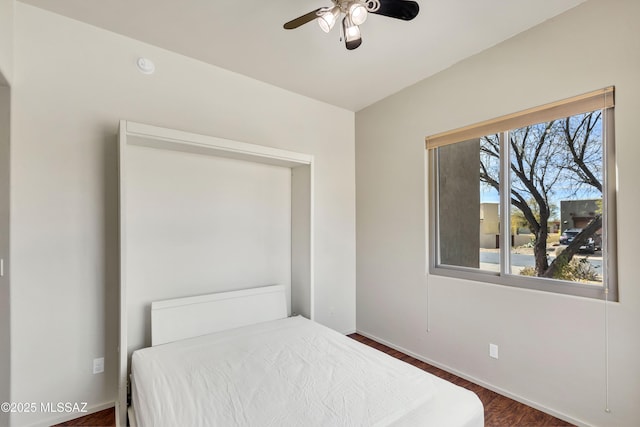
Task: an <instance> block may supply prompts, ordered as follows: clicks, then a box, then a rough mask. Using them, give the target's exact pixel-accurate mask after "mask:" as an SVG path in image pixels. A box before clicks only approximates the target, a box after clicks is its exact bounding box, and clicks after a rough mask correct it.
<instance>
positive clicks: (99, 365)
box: [93, 357, 104, 374]
mask: <svg viewBox="0 0 640 427" xmlns="http://www.w3.org/2000/svg"><path fill="white" fill-rule="evenodd" d="M102 372H104V357H99V358H97V359H93V373H94V374H100V373H102Z"/></svg>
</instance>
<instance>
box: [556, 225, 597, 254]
mask: <svg viewBox="0 0 640 427" xmlns="http://www.w3.org/2000/svg"><path fill="white" fill-rule="evenodd" d="M581 231H582V228H569V229H568V230H565V231H564V233H562V236H560V244H561V245H568V244H569V243H571V242H573V239H574V238H575V237H576V236H577V235H578V234H580V232H581ZM595 250H596V242H595V240H594V239H593V237H589V238H588V239H587V241H586V242H585V244H584V245H582V246H580V249H579V251H580V252H587V253H590V254H592V253H594V252H595Z"/></svg>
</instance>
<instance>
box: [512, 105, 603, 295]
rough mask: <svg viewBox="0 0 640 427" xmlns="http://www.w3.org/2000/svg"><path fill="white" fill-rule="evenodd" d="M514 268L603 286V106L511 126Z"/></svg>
mask: <svg viewBox="0 0 640 427" xmlns="http://www.w3.org/2000/svg"><path fill="white" fill-rule="evenodd" d="M508 142H509V156H510V162H511V171H510V173H511V218H510V220H511V224H510V227H511V233H512V249H511V265H510V266H509V267H510V272H511V273H512V274H518V275H527V276H536V277H545V278H549V279H556V280H567V281H571V282H579V283H584V284H585V285H597V286H602V282H603V274H604V273H603V268H604V267H603V263H602V257H603V255H604V254H603V248H602V224H603V215H604V212H603V203H602V191H603V157H604V156H603V153H604V149H603V133H602V111H600V110H598V111H593V112H589V113H585V114H578V115H575V116H571V117H568V118H564V119H558V120H554V121H550V122H546V123H540V124H536V125H532V126H527V127H523V128H520V129H514V130H512V131H510V132H509V137H508Z"/></svg>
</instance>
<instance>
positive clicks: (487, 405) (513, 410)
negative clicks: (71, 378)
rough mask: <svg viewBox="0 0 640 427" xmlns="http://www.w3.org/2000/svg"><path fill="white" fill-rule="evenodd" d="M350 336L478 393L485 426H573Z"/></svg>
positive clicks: (99, 425) (104, 423)
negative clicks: (482, 406) (482, 408)
mask: <svg viewBox="0 0 640 427" xmlns="http://www.w3.org/2000/svg"><path fill="white" fill-rule="evenodd" d="M349 337H351V338H353V339H354V340H356V341H359V342H361V343H363V344H366V345H368V346H370V347H373V348H375V349H378V350H380V351H382V352H384V353H386V354H388V355H390V356H393V357H395V358H397V359H400V360H403V361H405V362H407V363H410V364H412V365H413V366H416V367H418V368H420V369H422V370H424V371H427V372H429V373H431V374H433V375H436V376H438V377H440V378H444V379H445V380H447V381H450V382H452V383H454V384H456V385H459V386H460V387H464V388H466V389H469V390H471V391H473V392H474V393H476V394H477V395H478V397H479V398H480V400H481V401H482V404H483V405H484V425H485V426H486V427H516V426H517V427H525V426H571V425H572V424H569V423H566V422H565V421H562V420H560V419H558V418H555V417H552V416H551V415H549V414H545V413H544V412H541V411H538V410H537V409H533V408H531V407H529V406H527V405H523V404H522V403H520V402H516V401H515V400H513V399H509V398H508V397H505V396H502V395H500V394H498V393H495V392H493V391H491V390H487V389H486V388H484V387H481V386H479V385H477V384H474V383H472V382H470V381H467V380H465V379H463V378H460V377H458V376H456V375H453V374H450V373H448V372H446V371H443V370H442V369H439V368H436V367H435V366H431V365H429V364H428V363H425V362H422V361H420V360H418V359H414V358H413V357H411V356H407V355H406V354H404V353H401V352H399V351H397V350H394V349H392V348H390V347H387V346H386V345H383V344H380V343H378V342H376V341H373V340H371V339H369V338H366V337H363V336H362V335H358V334H351V335H349ZM115 425H116V416H115V410H114V408H110V409H105V410H104V411H100V412H96V413H95V414H90V415H87V416H84V417H81V418H76V419H75V420H72V421H68V422H66V423H62V424H57V425H56V426H54V427H62V426H86V427H88V426H92V427H112V426H115Z"/></svg>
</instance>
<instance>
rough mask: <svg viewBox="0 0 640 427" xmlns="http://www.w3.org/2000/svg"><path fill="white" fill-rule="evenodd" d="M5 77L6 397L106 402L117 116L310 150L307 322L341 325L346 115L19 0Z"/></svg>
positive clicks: (351, 223) (348, 193)
mask: <svg viewBox="0 0 640 427" xmlns="http://www.w3.org/2000/svg"><path fill="white" fill-rule="evenodd" d="M212 42H215V41H212ZM220 42H224V41H220ZM139 56H146V57H148V58H150V59H151V60H153V61H154V62H155V64H156V68H157V71H156V73H155V74H154V75H152V76H146V75H142V74H141V73H139V72H138V71H137V70H136V68H135V60H136V59H137V58H138V57H139ZM14 72H15V79H14V86H13V88H12V90H13V91H12V97H13V102H14V104H13V112H12V113H13V120H14V126H15V127H14V131H15V132H14V135H13V143H14V147H13V148H14V152H13V158H12V166H13V168H12V180H13V182H12V191H13V206H12V215H13V222H12V229H11V231H12V233H13V234H12V239H13V240H12V244H13V247H12V249H13V254H12V255H13V265H12V268H13V269H12V273H13V275H12V295H11V298H12V300H11V304H12V307H11V308H12V334H13V337H14V341H13V343H12V348H11V351H12V356H13V360H14V364H13V366H12V376H13V377H12V393H13V395H12V399H13V400H15V401H28V402H31V401H34V402H41V401H42V402H49V401H53V402H58V401H64V402H66V401H71V402H75V401H87V402H89V404H90V405H99V404H101V403H103V402H105V403H108V402H112V401H113V400H114V399H115V397H116V377H117V372H116V346H117V323H118V322H117V320H118V311H117V310H118V299H117V292H118V265H117V260H118V252H117V251H118V242H117V218H118V210H117V204H118V197H117V176H118V175H117V164H116V163H117V155H116V153H117V152H116V132H117V126H118V120H120V119H126V120H132V121H137V122H141V123H149V124H152V125H158V126H162V127H168V128H175V129H181V130H186V131H189V132H195V133H200V134H205V135H213V136H218V137H222V138H227V139H232V140H237V141H244V142H249V143H253V144H261V145H266V146H271V147H276V148H282V149H287V150H291V151H297V152H301V153H308V154H312V155H314V174H315V175H314V177H315V183H314V184H315V211H314V216H315V228H316V236H315V255H316V262H315V290H316V294H315V302H316V313H315V314H316V319H317V320H319V321H320V322H321V323H324V324H326V325H328V326H330V327H332V328H334V329H337V330H339V331H342V332H349V331H354V330H355V267H354V266H355V202H354V200H355V170H354V165H355V152H354V151H355V148H354V138H355V136H354V135H355V132H354V114H353V113H352V112H349V111H346V110H343V109H339V108H336V107H333V106H329V105H327V104H323V103H320V102H317V101H314V100H311V99H309V98H305V97H302V96H299V95H296V94H293V93H291V92H287V91H284V90H281V89H279V88H275V87H273V86H269V85H267V84H264V83H261V82H258V81H255V80H251V79H249V78H246V77H244V76H240V75H237V74H234V73H231V72H228V71H226V70H222V69H219V68H216V67H212V66H209V65H207V64H204V63H201V62H199V61H196V60H193V59H190V58H186V57H183V56H179V55H176V54H173V53H171V52H168V51H165V50H162V49H158V48H155V47H152V46H149V45H146V44H143V43H140V42H137V41H134V40H131V39H128V38H126V37H121V36H118V35H115V34H113V33H109V32H107V31H104V30H101V29H98V28H95V27H91V26H88V25H85V24H82V23H79V22H76V21H73V20H70V19H67V18H63V17H60V16H57V15H54V14H51V13H49V12H45V11H42V10H40V9H37V8H34V7H32V6H28V5H25V4H22V3H17V4H16V10H15V58H14ZM325 123H332V126H330V127H327V126H325ZM102 355H104V356H105V358H106V360H105V363H106V371H105V373H104V374H102V375H92V373H91V362H92V359H93V358H95V357H99V356H102ZM57 416H60V414H33V415H27V414H25V415H16V416H14V417H13V419H12V422H13V424H15V425H27V424H31V423H44V422H46V421H45V420H50V419H53V418H56V417H57Z"/></svg>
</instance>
